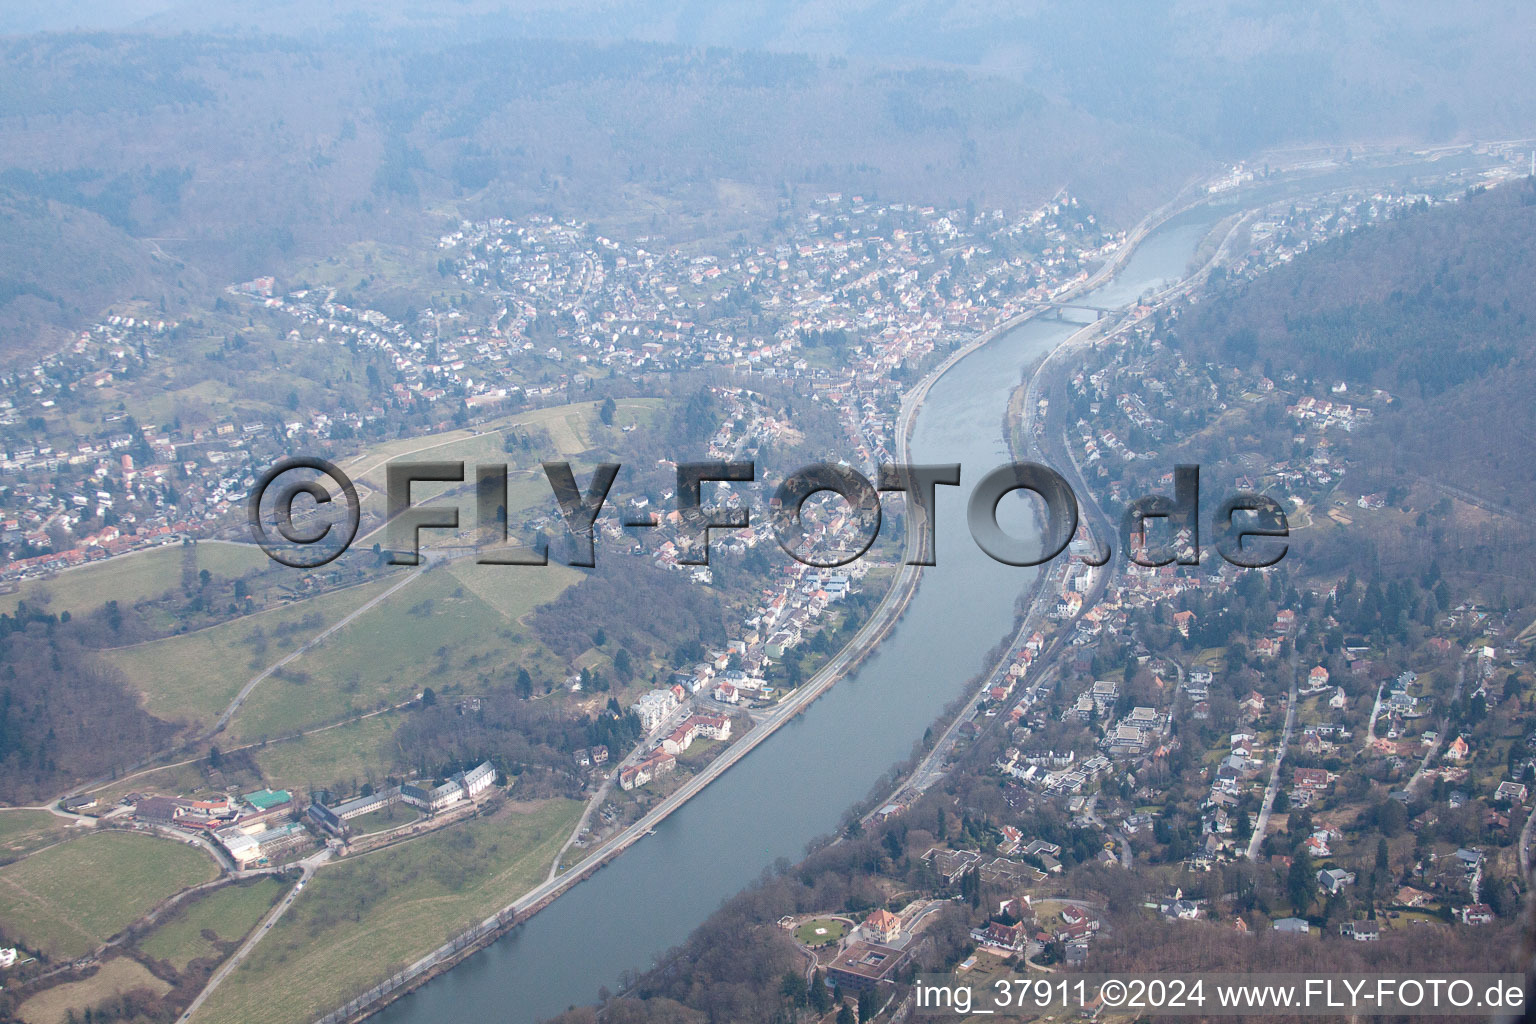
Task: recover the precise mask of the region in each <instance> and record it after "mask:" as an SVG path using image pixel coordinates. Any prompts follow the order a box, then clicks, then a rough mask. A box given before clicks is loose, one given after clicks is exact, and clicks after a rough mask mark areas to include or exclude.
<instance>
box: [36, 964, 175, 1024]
mask: <svg viewBox="0 0 1536 1024" xmlns="http://www.w3.org/2000/svg"><path fill="white" fill-rule="evenodd" d="M141 988H142V989H149V991H151V992H153V993H154V994H155V995H157V996H159V995H164V994H165V993H167V992H169V991H170V990H171V986H170V984H169V983H167V982H165V981H162V980H161V979H159V978H157V977H155V976H154V975H153V974H151V973H149V969H148V968H147V967H145V966H144V965H143V964H141V963H139V962H138V961H137V960H130V959H129V958H128V957H125V956H118V957H113V958H112V959H110V960H108V961H106V962H105V963H103V964H102V965H101V967H100V968H98V969H97V971H96V973H95V974H93V975H91V976H90V977H89V978H85V979H82V980H81V981H71V982H66V983H65V984H63V985H55V986H54V987H53V988H50V989H44V990H43V991H41V992H39V993H38V994H37V995H35V996H33V997H32V998H30V999H28V1000H27V1001H26V1002H24V1003H22V1004H21V1006H20V1007H18V1009H17V1016H19V1017H20V1018H21V1019H22V1020H23V1021H25V1022H26V1024H67V1022H69V1021H72V1020H75V1021H78V1020H80V1019H81V1018H82V1017H84V1015H85V1011H87V1010H89V1009H92V1008H94V1007H96V1006H99V1005H101V1004H102V1003H104V1002H106V1001H107V1000H109V999H115V998H116V997H118V996H121V995H123V994H124V993H126V992H131V991H133V990H134V989H141Z"/></svg>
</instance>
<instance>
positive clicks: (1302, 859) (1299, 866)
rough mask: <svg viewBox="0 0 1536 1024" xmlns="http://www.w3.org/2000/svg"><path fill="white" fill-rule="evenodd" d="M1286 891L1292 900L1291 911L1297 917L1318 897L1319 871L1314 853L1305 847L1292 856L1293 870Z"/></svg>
mask: <svg viewBox="0 0 1536 1024" xmlns="http://www.w3.org/2000/svg"><path fill="white" fill-rule="evenodd" d="M1285 893H1286V896H1287V897H1288V898H1289V899H1290V901H1291V912H1292V913H1294V914H1295V915H1296V916H1297V917H1300V916H1302V915H1303V914H1305V913H1306V911H1307V908H1308V907H1310V906H1311V905H1312V901H1313V900H1314V899H1316V898H1317V872H1316V871H1315V870H1314V868H1313V866H1312V855H1311V854H1309V853H1307V851H1306V850H1305V849H1300V850H1297V851H1296V855H1295V856H1294V857H1292V858H1291V870H1290V873H1289V874H1288V875H1287V876H1286V879H1285Z"/></svg>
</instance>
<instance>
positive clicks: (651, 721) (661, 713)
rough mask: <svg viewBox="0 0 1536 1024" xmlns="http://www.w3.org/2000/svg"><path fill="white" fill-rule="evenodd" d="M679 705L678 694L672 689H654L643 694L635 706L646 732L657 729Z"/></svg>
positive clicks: (641, 725) (641, 726)
mask: <svg viewBox="0 0 1536 1024" xmlns="http://www.w3.org/2000/svg"><path fill="white" fill-rule="evenodd" d="M677 705H678V700H677V695H676V694H674V693H673V692H672V691H671V690H652V691H650V692H649V693H646V694H643V695H642V696H641V697H640V700H639V702H638V703H636V704H635V706H634V711H635V714H636V715H638V716H639V717H640V728H642V729H644V730H645V731H646V732H650V731H651V730H652V729H655V728H656V727H657V726H659V725H660V724H661V723H662V722H665V721H666V720H667V718H668V717H669V716H670V715H671V714H672V712H674V711H676V710H677Z"/></svg>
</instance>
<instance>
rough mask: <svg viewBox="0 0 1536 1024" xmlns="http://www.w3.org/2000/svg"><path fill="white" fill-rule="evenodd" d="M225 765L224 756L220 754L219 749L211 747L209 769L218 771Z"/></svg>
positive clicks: (209, 749) (209, 750)
mask: <svg viewBox="0 0 1536 1024" xmlns="http://www.w3.org/2000/svg"><path fill="white" fill-rule="evenodd" d="M223 763H224V755H223V754H221V753H219V748H218V747H209V748H208V767H209V768H214V769H217V768H218V767H219V765H221V764H223Z"/></svg>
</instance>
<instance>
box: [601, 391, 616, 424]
mask: <svg viewBox="0 0 1536 1024" xmlns="http://www.w3.org/2000/svg"><path fill="white" fill-rule="evenodd" d="M618 411H619V407H618V406H617V405H616V404H614V401H613V399H612V398H605V399H603V404H602V406H601V407H600V408H599V409H598V410H597V418H598V419H600V420H602V421H603V426H605V427H611V426H613V415H614V413H616V412H618Z"/></svg>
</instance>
